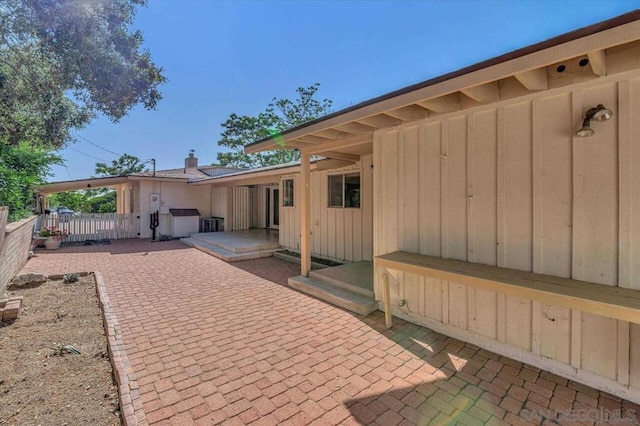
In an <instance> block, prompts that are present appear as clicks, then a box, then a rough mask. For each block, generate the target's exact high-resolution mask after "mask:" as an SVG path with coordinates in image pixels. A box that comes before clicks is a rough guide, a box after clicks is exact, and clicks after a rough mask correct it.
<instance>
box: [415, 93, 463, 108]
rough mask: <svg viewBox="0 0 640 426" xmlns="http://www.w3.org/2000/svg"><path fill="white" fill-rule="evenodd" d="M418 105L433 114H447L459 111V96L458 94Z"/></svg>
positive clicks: (421, 102) (451, 94) (429, 100)
mask: <svg viewBox="0 0 640 426" xmlns="http://www.w3.org/2000/svg"><path fill="white" fill-rule="evenodd" d="M418 105H420V106H422V107H424V108H427V109H429V110H431V111H433V112H439V113H447V112H453V111H460V95H459V94H458V92H455V93H450V94H448V95H444V96H439V97H437V98H433V99H428V100H426V101H420V102H418Z"/></svg>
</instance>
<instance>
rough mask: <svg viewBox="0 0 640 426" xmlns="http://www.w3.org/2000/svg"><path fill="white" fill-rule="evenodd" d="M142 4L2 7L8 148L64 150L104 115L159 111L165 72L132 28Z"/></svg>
mask: <svg viewBox="0 0 640 426" xmlns="http://www.w3.org/2000/svg"><path fill="white" fill-rule="evenodd" d="M144 3H145V2H144V1H142V0H101V1H78V0H37V1H34V0H3V1H2V2H1V3H0V57H2V61H1V63H0V134H1V135H2V136H0V138H1V140H0V142H4V143H8V144H12V145H16V144H19V143H20V142H23V141H25V140H27V141H29V142H31V143H37V144H42V145H44V146H50V147H55V148H59V147H62V146H63V145H64V144H65V143H66V142H68V141H69V140H70V133H69V131H70V129H72V128H78V127H82V126H83V125H85V124H87V123H88V122H89V121H90V120H91V118H92V117H93V116H95V114H97V113H102V114H104V115H106V116H107V117H109V118H110V119H112V120H113V121H118V120H119V119H120V118H122V117H123V116H124V115H126V113H127V112H128V111H129V110H130V109H131V108H133V107H134V106H135V105H137V104H142V105H144V107H145V108H147V109H153V108H155V107H156V105H157V103H158V101H159V100H160V99H161V98H162V96H161V94H160V92H159V90H158V86H159V85H160V84H162V83H164V82H165V81H166V79H165V77H164V76H163V75H162V69H161V68H159V67H157V66H156V65H155V64H154V63H153V61H152V60H151V56H150V54H149V52H148V51H146V50H144V49H143V48H142V43H143V38H142V35H141V33H140V32H139V31H132V30H131V29H130V27H131V24H132V23H133V20H134V17H135V12H136V6H137V5H144Z"/></svg>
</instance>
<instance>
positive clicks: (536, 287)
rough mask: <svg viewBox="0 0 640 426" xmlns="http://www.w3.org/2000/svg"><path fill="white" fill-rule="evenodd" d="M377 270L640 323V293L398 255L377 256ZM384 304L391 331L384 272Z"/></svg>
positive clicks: (504, 269) (460, 263)
mask: <svg viewBox="0 0 640 426" xmlns="http://www.w3.org/2000/svg"><path fill="white" fill-rule="evenodd" d="M374 267H375V268H376V271H377V268H378V267H384V268H388V269H393V270H398V271H404V272H409V273H412V274H417V275H422V276H426V277H430V278H435V279H439V280H443V281H452V282H455V283H459V284H465V285H468V286H473V287H478V288H482V289H485V290H491V291H495V292H497V293H503V294H506V295H509V296H517V297H520V298H523V299H530V300H535V301H539V302H542V303H547V304H550V305H558V306H563V307H566V308H571V309H577V310H580V311H583V312H588V313H592V314H596V315H601V316H604V317H609V318H614V319H618V320H622V321H629V322H633V323H636V324H640V290H634V289H629V288H621V287H613V286H608V285H602V284H595V283H590V282H586V281H578V280H572V279H568V278H560V277H554V276H550V275H542V274H535V273H532V272H525V271H519V270H516V269H507V268H498V267H496V266H488V265H481V264H478V263H469V262H463V261H460V260H453V259H441V258H438V257H432V256H426V255H421V254H415V253H407V252H403V251H396V252H393V253H388V254H385V255H382V256H376V257H375V258H374ZM382 281H383V302H384V305H385V319H386V323H387V327H391V309H388V307H389V306H391V305H390V300H391V298H390V294H389V276H388V274H383V277H382Z"/></svg>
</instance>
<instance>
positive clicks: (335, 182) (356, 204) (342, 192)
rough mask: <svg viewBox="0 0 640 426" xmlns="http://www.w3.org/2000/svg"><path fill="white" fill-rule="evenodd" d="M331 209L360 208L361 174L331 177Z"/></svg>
mask: <svg viewBox="0 0 640 426" xmlns="http://www.w3.org/2000/svg"><path fill="white" fill-rule="evenodd" d="M329 207H344V208H356V209H357V208H360V173H351V174H346V175H331V176H329Z"/></svg>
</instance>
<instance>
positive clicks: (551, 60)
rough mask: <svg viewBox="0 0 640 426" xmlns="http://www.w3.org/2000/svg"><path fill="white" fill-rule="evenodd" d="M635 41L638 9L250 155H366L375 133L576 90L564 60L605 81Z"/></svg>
mask: <svg viewBox="0 0 640 426" xmlns="http://www.w3.org/2000/svg"><path fill="white" fill-rule="evenodd" d="M638 39H640V10H634V11H632V12H629V13H626V14H624V15H620V16H618V17H615V18H613V19H610V20H607V21H603V22H600V23H597V24H594V25H591V26H588V27H584V28H581V29H578V30H575V31H572V32H569V33H566V34H563V35H560V36H557V37H554V38H551V39H548V40H546V41H543V42H540V43H536V44H533V45H530V46H528V47H524V48H522V49H518V50H515V51H513V52H510V53H507V54H504V55H501V56H498V57H495V58H492V59H489V60H486V61H483V62H479V63H477V64H474V65H471V66H468V67H466V68H462V69H460V70H458V71H455V72H451V73H448V74H444V75H442V76H439V77H436V78H432V79H429V80H426V81H423V82H420V83H417V84H414V85H411V86H407V87H405V88H402V89H399V90H396V91H393V92H390V93H387V94H385V95H382V96H379V97H376V98H373V99H370V100H367V101H365V102H362V103H360V104H357V105H354V106H351V107H348V108H345V109H343V110H340V111H337V112H335V113H332V114H329V115H326V116H324V117H321V118H318V119H316V120H312V121H310V122H307V123H305V124H302V125H300V126H297V127H293V128H291V129H289V130H286V131H284V132H282V133H280V134H277V135H274V136H271V137H268V138H264V139H261V140H258V141H256V142H253V143H250V144H248V145H246V146H245V151H246V152H247V153H255V152H260V151H268V150H273V149H277V148H282V147H283V146H284V147H286V148H292V149H294V148H295V149H302V150H305V151H306V152H307V153H309V154H311V155H313V154H319V155H323V156H325V157H328V158H340V156H344V155H349V154H351V155H362V154H363V153H368V152H369V151H370V150H371V145H372V144H371V142H372V139H373V132H374V131H375V130H377V129H380V128H384V127H391V126H397V125H400V124H402V123H405V122H411V121H416V120H421V119H424V118H429V117H435V116H439V115H442V114H447V113H451V112H455V111H460V110H464V109H467V108H472V107H475V106H479V105H484V104H490V103H494V102H498V101H502V100H505V99H511V98H515V97H518V96H524V95H527V94H530V93H534V92H537V91H542V90H548V89H552V88H554V87H560V86H562V85H566V84H571V81H567V79H566V78H559V77H558V76H557V75H554V71H555V69H556V66H557V65H558V64H559V63H561V62H562V61H567V60H571V59H582V58H585V59H588V60H589V68H590V70H591V76H589V78H598V77H602V76H606V75H607V71H606V70H607V63H606V50H607V49H609V48H612V47H616V46H622V45H625V44H629V43H632V42H634V41H637V40H638ZM629 48H633V49H637V46H629Z"/></svg>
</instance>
